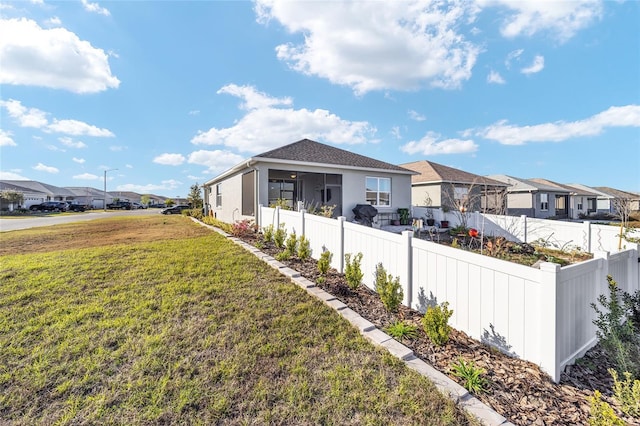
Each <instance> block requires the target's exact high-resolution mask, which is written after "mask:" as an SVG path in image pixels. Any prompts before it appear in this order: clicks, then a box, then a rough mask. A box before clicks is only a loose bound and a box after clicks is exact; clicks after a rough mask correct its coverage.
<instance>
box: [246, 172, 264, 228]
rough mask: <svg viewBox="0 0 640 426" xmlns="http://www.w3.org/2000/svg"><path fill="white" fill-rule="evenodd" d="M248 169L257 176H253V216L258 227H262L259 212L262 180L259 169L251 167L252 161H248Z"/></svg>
mask: <svg viewBox="0 0 640 426" xmlns="http://www.w3.org/2000/svg"><path fill="white" fill-rule="evenodd" d="M247 168H248V169H249V170H253V171H254V172H255V175H254V176H253V190H254V197H253V216H254V217H255V222H256V225H258V226H261V225H262V224H261V223H260V222H261V221H262V220H261V218H260V211H259V209H260V180H259V179H258V174H259V172H258V169H256V168H255V167H252V166H251V160H248V161H247Z"/></svg>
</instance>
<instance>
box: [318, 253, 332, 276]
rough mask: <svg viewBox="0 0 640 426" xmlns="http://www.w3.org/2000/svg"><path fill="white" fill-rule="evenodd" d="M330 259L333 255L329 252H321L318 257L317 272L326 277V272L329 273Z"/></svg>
mask: <svg viewBox="0 0 640 426" xmlns="http://www.w3.org/2000/svg"><path fill="white" fill-rule="evenodd" d="M332 258H333V254H332V253H331V252H330V251H329V250H325V251H323V252H322V254H321V255H320V259H318V272H320V274H321V275H327V272H329V268H330V267H331V259H332Z"/></svg>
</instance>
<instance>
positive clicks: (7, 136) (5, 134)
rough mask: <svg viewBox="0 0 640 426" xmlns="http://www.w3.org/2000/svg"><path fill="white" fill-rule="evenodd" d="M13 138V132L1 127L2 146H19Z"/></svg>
mask: <svg viewBox="0 0 640 426" xmlns="http://www.w3.org/2000/svg"><path fill="white" fill-rule="evenodd" d="M17 145H18V144H17V143H15V141H14V140H13V138H12V137H11V132H9V131H6V130H2V129H0V146H17Z"/></svg>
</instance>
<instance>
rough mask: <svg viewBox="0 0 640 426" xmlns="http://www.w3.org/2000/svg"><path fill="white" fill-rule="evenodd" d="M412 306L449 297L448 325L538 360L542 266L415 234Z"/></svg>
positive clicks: (421, 309) (510, 351)
mask: <svg viewBox="0 0 640 426" xmlns="http://www.w3.org/2000/svg"><path fill="white" fill-rule="evenodd" d="M412 249H413V255H412V262H413V274H412V275H413V296H412V300H413V305H412V307H413V308H415V309H417V310H419V311H421V312H425V311H426V309H427V307H428V306H431V305H433V304H437V303H442V302H445V301H447V302H449V307H450V309H452V310H453V316H452V317H451V320H450V324H451V326H452V327H454V328H456V329H458V330H461V331H464V332H465V333H467V334H468V335H470V336H471V337H473V338H475V339H477V340H480V341H482V342H485V343H488V344H491V345H493V346H496V347H498V348H499V349H501V350H502V351H504V352H506V353H509V354H512V355H516V356H520V357H523V358H526V359H529V360H532V361H533V362H536V361H537V360H539V353H540V352H539V351H540V337H539V336H540V326H539V324H540V321H539V318H540V315H542V313H541V307H542V306H543V305H544V303H542V302H543V301H542V300H541V298H540V286H539V284H538V281H539V275H540V271H539V270H538V269H535V268H531V267H528V266H523V265H516V264H513V263H510V262H506V261H502V260H499V259H494V258H490V257H488V256H482V255H479V254H475V253H469V252H465V251H462V250H459V249H455V248H451V247H447V246H443V245H440V244H436V243H432V242H429V241H424V240H420V239H415V238H414V239H412Z"/></svg>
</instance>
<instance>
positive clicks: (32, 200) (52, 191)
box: [0, 180, 74, 209]
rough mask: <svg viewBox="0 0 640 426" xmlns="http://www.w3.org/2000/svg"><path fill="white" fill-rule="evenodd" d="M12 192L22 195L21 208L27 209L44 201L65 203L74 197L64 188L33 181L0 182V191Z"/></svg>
mask: <svg viewBox="0 0 640 426" xmlns="http://www.w3.org/2000/svg"><path fill="white" fill-rule="evenodd" d="M5 189H7V190H13V191H17V192H22V193H23V194H24V198H23V204H22V205H21V207H24V208H27V209H28V208H29V207H30V206H32V205H34V204H40V203H44V202H45V201H67V200H71V199H73V197H74V194H73V192H71V191H70V190H68V189H66V188H61V187H58V186H54V185H49V184H46V183H42V182H37V181H34V180H2V181H0V190H5Z"/></svg>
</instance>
